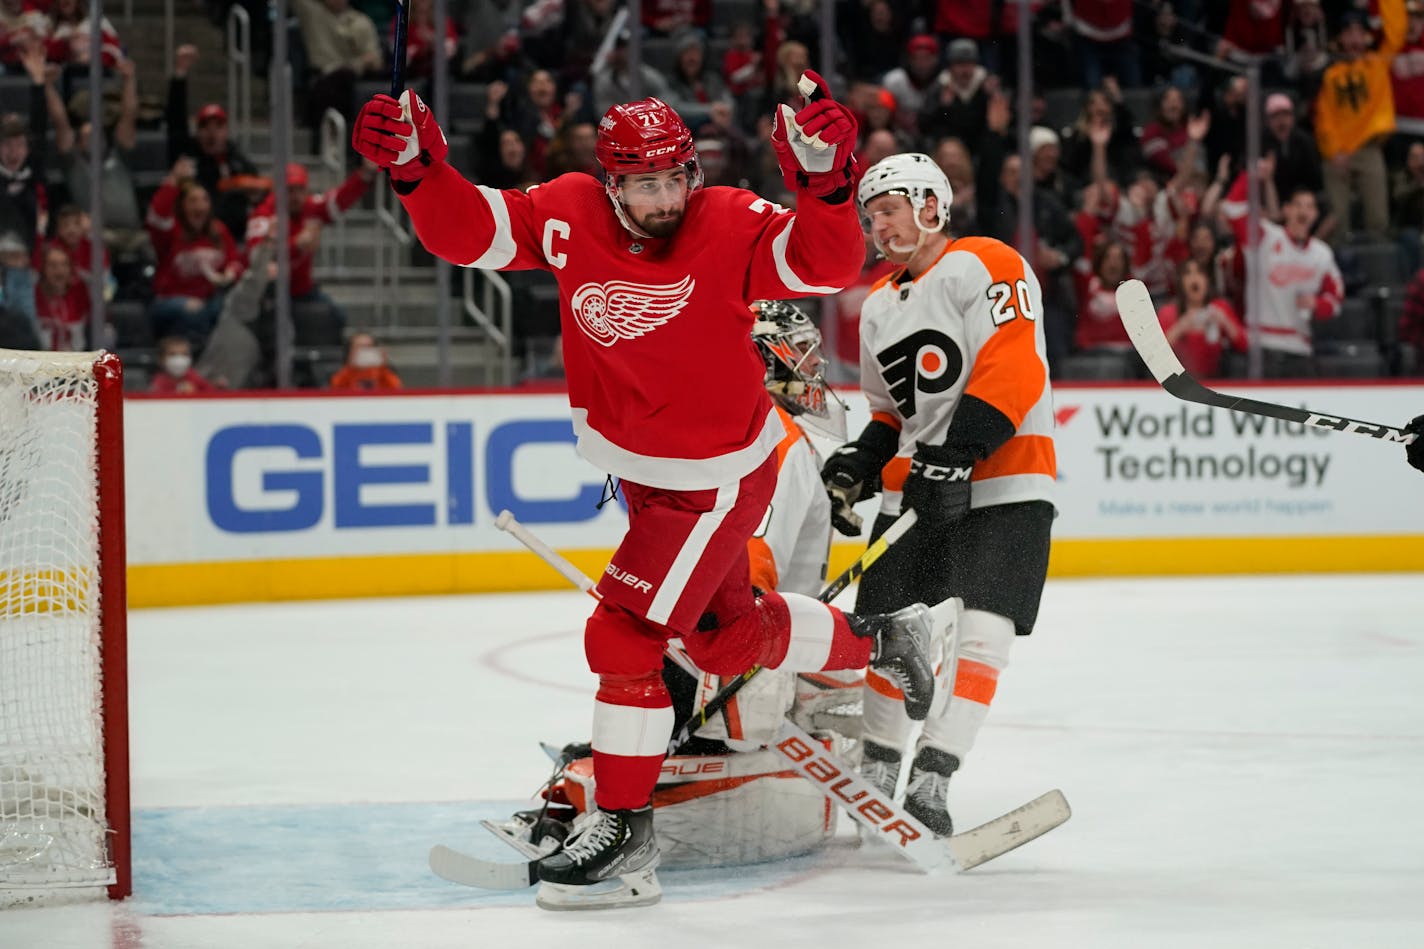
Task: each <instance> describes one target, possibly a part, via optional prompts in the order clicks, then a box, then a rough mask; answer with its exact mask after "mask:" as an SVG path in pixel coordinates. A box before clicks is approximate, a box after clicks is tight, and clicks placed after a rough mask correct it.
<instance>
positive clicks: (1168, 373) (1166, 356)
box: [1117, 280, 1415, 445]
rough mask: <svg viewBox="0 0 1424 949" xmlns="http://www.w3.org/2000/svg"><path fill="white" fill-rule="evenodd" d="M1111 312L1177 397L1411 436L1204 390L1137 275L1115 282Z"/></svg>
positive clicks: (1381, 435) (1383, 436)
mask: <svg viewBox="0 0 1424 949" xmlns="http://www.w3.org/2000/svg"><path fill="white" fill-rule="evenodd" d="M1117 312H1118V315H1119V316H1120V317H1121V318H1122V325H1123V326H1124V327H1126V329H1127V335H1128V337H1129V338H1131V340H1132V345H1133V346H1134V347H1136V349H1137V353H1138V355H1139V356H1141V357H1142V361H1143V362H1145V363H1146V364H1147V368H1148V370H1149V371H1150V372H1151V373H1152V375H1153V377H1154V378H1156V380H1157V382H1158V383H1159V384H1160V385H1161V386H1162V388H1164V389H1166V390H1167V391H1168V392H1170V393H1171V394H1172V395H1174V396H1176V397H1177V398H1179V399H1182V400H1184V401H1186V402H1196V403H1198V404H1200V405H1213V406H1216V407H1217V408H1222V409H1228V410H1230V411H1233V412H1246V413H1248V414H1250V415H1264V416H1265V417H1266V418H1278V419H1282V420H1284V421H1287V422H1299V423H1301V424H1303V425H1310V426H1313V427H1315V428H1328V429H1330V430H1331V431H1336V432H1352V433H1354V434H1356V435H1368V436H1369V437H1370V438H1374V439H1378V440H1381V441H1387V442H1395V443H1397V444H1400V445H1408V444H1410V443H1411V442H1413V441H1414V438H1415V436H1414V434H1413V433H1412V432H1406V431H1405V430H1404V429H1402V428H1396V427H1394V426H1393V425H1381V424H1380V423H1378V422H1363V421H1360V420H1359V419H1353V418H1347V417H1345V416H1343V415H1326V414H1324V413H1321V412H1312V411H1311V410H1310V409H1302V408H1296V407H1295V406H1292V405H1278V404H1277V403H1275V402H1261V401H1259V400H1257V399H1246V398H1242V397H1240V396H1234V395H1227V394H1226V393H1224V392H1217V391H1216V390H1215V389H1208V388H1207V387H1206V386H1204V385H1202V384H1201V383H1200V382H1198V381H1197V380H1196V379H1195V378H1194V377H1193V376H1192V374H1191V373H1189V372H1187V370H1186V368H1185V367H1184V366H1183V365H1182V361H1181V360H1180V359H1178V358H1177V354H1176V353H1174V352H1172V344H1171V343H1169V342H1168V341H1167V335H1166V334H1165V333H1164V332H1162V324H1161V322H1159V321H1158V319H1157V308H1156V307H1155V306H1153V304H1152V295H1151V294H1150V293H1148V292H1147V287H1146V286H1145V285H1143V283H1142V281H1141V280H1127V281H1124V282H1123V283H1121V284H1119V285H1118V288H1117Z"/></svg>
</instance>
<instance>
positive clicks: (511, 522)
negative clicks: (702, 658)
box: [494, 508, 702, 679]
mask: <svg viewBox="0 0 1424 949" xmlns="http://www.w3.org/2000/svg"><path fill="white" fill-rule="evenodd" d="M494 526H495V527H498V528H499V529H500V530H502V531H504V532H505V533H506V534H508V535H509V536H511V537H513V538H514V539H515V540H517V541H519V542H520V543H521V544H523V545H524V546H525V547H528V548H529V550H530V551H531V552H532V553H533V554H535V555H536V556H537V557H538V558H539V559H540V560H542V561H544V562H545V563H546V564H548V565H549V566H551V567H553V568H554V569H555V570H557V571H558V572H559V575H560V576H561V577H563V578H564V579H565V580H567V581H569V582H570V583H572V584H573V585H574V586H576V587H578V588H579V589H580V590H582V591H583V592H585V593H587V594H588V595H589V596H591V597H593V598H594V599H595V600H601V599H603V597H602V596H601V595H600V594H599V592H598V585H597V584H595V583H594V582H593V581H592V580H590V579H589V578H588V576H587V575H586V574H585V573H584V572H583V571H582V570H580V569H579V568H578V567H575V566H574V565H573V564H572V563H570V562H569V559H568V558H567V557H565V556H564V555H563V554H561V553H559V552H558V551H557V550H555V549H554V548H552V547H550V546H549V545H548V544H546V543H544V542H543V541H542V540H540V539H539V538H538V537H537V536H535V534H534V532H533V531H531V530H530V529H529V528H527V527H525V526H524V525H523V524H521V523H519V521H518V520H517V519H516V518H515V516H514V513H513V512H512V511H510V510H509V509H507V508H506V509H505V510H503V511H500V512H499V516H498V517H496V518H495V519H494ZM667 654H668V657H669V658H670V659H672V661H673V662H675V663H677V664H678V666H679V667H680V668H681V669H682V670H683V671H684V672H686V673H687V674H688V675H690V676H692V677H693V678H694V679H695V678H697V677H699V676H701V675H702V672H701V671H700V670H699V669H697V667H696V666H694V665H693V664H692V660H691V659H689V658H688V656H687V652H686V651H685V650H683V649H682V647H681V646H676V645H674V644H672V643H669V644H668V648H667Z"/></svg>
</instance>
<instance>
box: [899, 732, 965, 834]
mask: <svg viewBox="0 0 1424 949" xmlns="http://www.w3.org/2000/svg"><path fill="white" fill-rule="evenodd" d="M958 770H959V759H958V758H956V757H955V756H954V755H952V754H950V753H949V752H947V751H941V750H940V749H938V748H934V747H931V746H930V745H925V746H923V747H922V748H920V750H919V751H917V752H916V753H915V761H914V763H913V764H911V765H910V783H909V785H908V786H907V787H906V788H905V810H906V811H908V812H909V813H910V816H912V817H914V818H915V819H916V820H918V821H919V822H920V823H921V824H924V825H925V826H926V827H928V828H929V829H930V830H931V831H933V832H934V835H935V836H936V837H951V836H953V835H954V821H953V820H951V819H950V816H949V778H950V775H952V774H954V772H955V771H958Z"/></svg>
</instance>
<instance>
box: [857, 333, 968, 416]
mask: <svg viewBox="0 0 1424 949" xmlns="http://www.w3.org/2000/svg"><path fill="white" fill-rule="evenodd" d="M875 358H876V360H877V361H878V362H879V363H880V376H881V378H883V379H884V380H885V387H886V388H887V389H889V390H890V397H891V398H892V399H894V400H895V405H896V406H897V407H898V408H899V409H900V415H901V416H902V417H904V418H910V417H911V416H913V415H914V414H915V393H916V392H923V393H925V394H926V395H933V394H934V393H936V392H943V391H945V390H946V389H948V388H950V387H951V386H953V385H954V383H955V382H956V381H958V379H959V374H960V373H961V372H963V371H964V354H963V353H962V352H960V351H959V346H958V345H956V344H955V342H954V340H952V339H950V338H949V337H948V336H946V335H945V334H943V333H941V332H939V331H938V330H919V331H918V332H914V333H911V334H910V335H909V336H906V337H905V338H904V339H902V340H900V341H899V342H897V343H895V344H894V345H893V346H887V347H885V348H884V349H882V350H881V351H880V352H878V353H876V354H875Z"/></svg>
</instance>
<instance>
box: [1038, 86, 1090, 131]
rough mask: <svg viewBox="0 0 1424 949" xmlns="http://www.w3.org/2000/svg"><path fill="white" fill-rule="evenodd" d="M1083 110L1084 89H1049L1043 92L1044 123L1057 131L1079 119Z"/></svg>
mask: <svg viewBox="0 0 1424 949" xmlns="http://www.w3.org/2000/svg"><path fill="white" fill-rule="evenodd" d="M1082 111H1083V90H1082V89H1049V90H1048V91H1047V92H1045V93H1044V94H1043V124H1044V125H1047V126H1048V127H1049V128H1051V129H1053V130H1054V131H1055V132H1062V131H1063V130H1064V129H1066V128H1068V127H1069V126H1071V125H1072V124H1073V123H1074V122H1076V121H1078V115H1079V114H1080V113H1081V112H1082Z"/></svg>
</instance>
